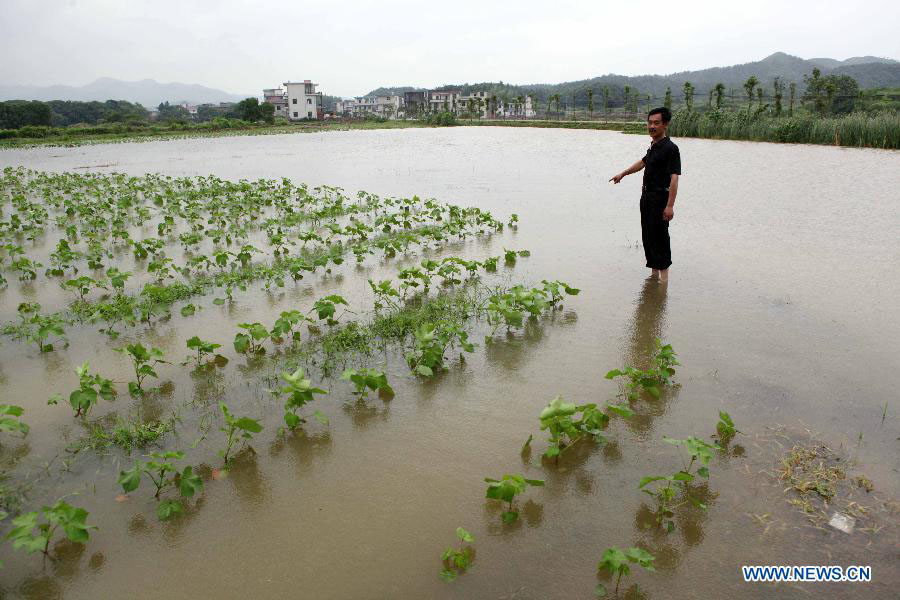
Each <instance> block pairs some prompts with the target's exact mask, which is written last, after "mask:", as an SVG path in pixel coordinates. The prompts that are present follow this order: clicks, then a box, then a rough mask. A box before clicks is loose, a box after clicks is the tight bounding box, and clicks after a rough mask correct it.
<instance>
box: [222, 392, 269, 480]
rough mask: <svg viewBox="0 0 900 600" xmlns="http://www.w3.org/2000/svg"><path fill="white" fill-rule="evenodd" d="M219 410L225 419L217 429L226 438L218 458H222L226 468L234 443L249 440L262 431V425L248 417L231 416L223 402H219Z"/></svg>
mask: <svg viewBox="0 0 900 600" xmlns="http://www.w3.org/2000/svg"><path fill="white" fill-rule="evenodd" d="M219 408H220V409H221V411H222V416H223V417H224V419H225V424H224V425H223V426H222V427H221V428H219V431H221V432H223V433H224V434H225V435H226V436H227V439H226V442H225V449H224V450H219V456H221V457H222V460H224V461H225V466H226V467H227V466H228V461H229V460H230V459H231V458H232V457H231V449H232V447H233V446H234V443H235V442H236V441H238V440H239V439H242V440H249V439H251V438H252V437H253V435H254V434H256V433H259V432H260V431H262V425H260V424H259V421H257V420H256V419H251V418H250V417H236V416H234V415H232V414H231V411H229V410H228V407H227V406H225V403H224V402H219Z"/></svg>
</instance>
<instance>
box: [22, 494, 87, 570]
mask: <svg viewBox="0 0 900 600" xmlns="http://www.w3.org/2000/svg"><path fill="white" fill-rule="evenodd" d="M42 516H43V519H41V517H42ZM87 516H88V512H87V511H86V510H84V509H83V508H78V507H75V506H71V505H70V504H68V503H66V502H64V501H62V500H59V501H58V502H57V503H56V504H54V505H53V506H44V507H43V508H42V509H41V510H40V512H38V511H35V512H29V513H24V514H21V515H19V516H18V517H16V518H15V519H13V520H12V529H11V530H10V532H9V533H7V534H6V539H8V540H12V545H13V548H22V549H23V550H25V551H26V552H28V553H29V554H31V553H33V552H37V551H41V552H43V554H44V556H46V557H48V558H53V557H52V556H50V542H51V541H52V540H53V537H54V535H55V534H56V531H57V530H58V529H59V528H60V527H62V530H63V532H64V533H65V534H66V537H67V538H68V539H69V540H70V541H72V542H76V543H78V544H84V543H85V542H87V541H88V540H89V539H90V537H91V536H90V530H91V529H96V527H95V526H93V525H88V524H87ZM35 529H37V533H35V532H34V530H35Z"/></svg>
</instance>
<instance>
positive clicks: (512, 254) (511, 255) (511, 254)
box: [503, 248, 531, 266]
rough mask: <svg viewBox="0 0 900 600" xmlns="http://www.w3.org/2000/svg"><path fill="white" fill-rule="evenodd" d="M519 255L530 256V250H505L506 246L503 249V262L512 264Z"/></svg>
mask: <svg viewBox="0 0 900 600" xmlns="http://www.w3.org/2000/svg"><path fill="white" fill-rule="evenodd" d="M520 256H521V257H523V258H524V257H526V256H531V252H529V251H528V250H507V249H506V248H504V249H503V262H504V263H506V264H507V265H510V266H512V265H514V264H516V259H517V258H518V257H520Z"/></svg>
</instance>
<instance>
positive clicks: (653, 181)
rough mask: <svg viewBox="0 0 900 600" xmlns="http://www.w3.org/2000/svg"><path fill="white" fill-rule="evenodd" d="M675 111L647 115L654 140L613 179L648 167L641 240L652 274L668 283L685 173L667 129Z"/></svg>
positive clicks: (657, 110)
mask: <svg viewBox="0 0 900 600" xmlns="http://www.w3.org/2000/svg"><path fill="white" fill-rule="evenodd" d="M671 120H672V112H671V111H670V110H669V109H668V108H654V109H653V110H651V111H650V112H649V114H648V115H647V132H648V133H649V134H650V138H651V139H652V140H653V141H652V142H651V144H650V149H649V150H647V154H645V155H644V158H642V159H641V160H639V161H637V162H636V163H634V164H633V165H631V166H630V167H628V168H627V169H625V170H624V171H622V172H621V173H619V174H618V175H615V176H613V177H612V179H610V181H612V182H613V183H619V182H620V181H622V178H623V177H625V176H626V175H631V174H632V173H637V172H638V171H640V170H641V169H645V170H644V184H643V186H641V189H642V192H641V239H642V241H643V243H644V256H646V258H647V267H648V268H649V269H652V272H651V277H654V278H658V279H659V281H660V282H662V283H665V282H667V281H668V280H669V267H670V266H671V265H672V249H671V247H670V244H669V221H671V220H672V219H673V218H675V196H676V195H677V194H678V176H679V175H681V154H680V153H679V152H678V146H676V145H675V144H673V143H672V140H670V139H669V136H667V135H666V130H667V129H668V128H669V121H671Z"/></svg>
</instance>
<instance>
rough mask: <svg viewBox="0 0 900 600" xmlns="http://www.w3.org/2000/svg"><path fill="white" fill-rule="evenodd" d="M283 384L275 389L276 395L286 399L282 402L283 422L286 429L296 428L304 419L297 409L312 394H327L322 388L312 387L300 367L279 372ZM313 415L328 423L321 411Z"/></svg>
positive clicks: (323, 422)
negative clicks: (291, 370) (291, 371)
mask: <svg viewBox="0 0 900 600" xmlns="http://www.w3.org/2000/svg"><path fill="white" fill-rule="evenodd" d="M281 378H282V379H284V381H285V385H284V386H283V387H282V388H281V389H280V390H275V391H274V393H275V394H276V395H281V394H284V395H285V396H287V399H286V400H285V402H284V422H285V424H286V425H287V426H288V429H290V430H294V429H296V428H297V427H298V426H299V425H300V423H305V422H306V419H305V418H303V417H301V416H300V415H299V414H297V411H299V410H300V409H302V408H303V407H304V406H306V405H307V404H309V403H310V402H312V401H313V400H314V396H313V394H327V393H328V392H326V391H325V390H323V389H320V388H317V387H313V386H312V380H310V379H308V378H307V377H306V376H305V374H304V372H303V369H302V368H297V370H296V371H294V372H293V373H289V372H287V371H285V372H283V373H282V374H281ZM313 416H314V417H315V418H316V420H318V421H319V422H320V423H322V424H323V425H327V424H328V417H326V416H325V415H324V414H323V413H322V412H321V411H318V410H317V411H315V412H314V413H313Z"/></svg>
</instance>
